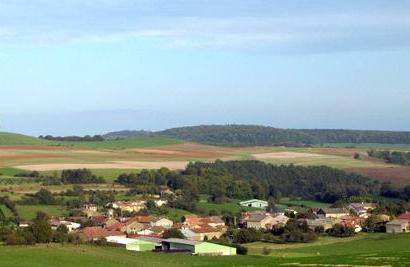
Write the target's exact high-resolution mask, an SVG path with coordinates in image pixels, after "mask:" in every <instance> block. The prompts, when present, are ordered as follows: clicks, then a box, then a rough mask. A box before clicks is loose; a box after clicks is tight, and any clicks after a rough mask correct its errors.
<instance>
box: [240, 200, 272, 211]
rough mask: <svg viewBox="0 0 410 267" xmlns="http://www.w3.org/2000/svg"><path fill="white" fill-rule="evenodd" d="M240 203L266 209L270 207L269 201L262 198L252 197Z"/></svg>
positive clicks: (244, 205)
mask: <svg viewBox="0 0 410 267" xmlns="http://www.w3.org/2000/svg"><path fill="white" fill-rule="evenodd" d="M239 205H241V206H243V207H251V208H258V209H266V208H267V207H268V202H267V201H265V200H260V199H250V200H246V201H242V202H240V203H239Z"/></svg>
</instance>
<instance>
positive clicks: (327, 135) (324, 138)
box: [155, 125, 410, 146]
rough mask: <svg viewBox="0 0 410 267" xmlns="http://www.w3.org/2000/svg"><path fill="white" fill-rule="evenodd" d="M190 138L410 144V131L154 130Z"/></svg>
mask: <svg viewBox="0 0 410 267" xmlns="http://www.w3.org/2000/svg"><path fill="white" fill-rule="evenodd" d="M155 134H156V135H162V136H167V137H172V138H177V139H182V140H187V141H192V142H199V143H205V144H212V145H227V146H247V145H261V146H264V145H289V146H298V145H302V144H305V145H306V144H307V145H309V144H327V143H381V144H410V132H394V131H359V130H331V129H325V130H319V129H279V128H273V127H266V126H257V125H202V126H193V127H181V128H174V129H168V130H165V131H162V132H156V133H155Z"/></svg>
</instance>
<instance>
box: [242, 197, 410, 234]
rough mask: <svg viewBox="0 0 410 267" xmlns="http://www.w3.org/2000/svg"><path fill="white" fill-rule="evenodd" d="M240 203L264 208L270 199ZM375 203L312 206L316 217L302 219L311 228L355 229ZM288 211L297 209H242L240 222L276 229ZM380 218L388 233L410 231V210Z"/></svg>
mask: <svg viewBox="0 0 410 267" xmlns="http://www.w3.org/2000/svg"><path fill="white" fill-rule="evenodd" d="M240 205H241V206H244V207H253V208H259V209H261V210H265V209H267V208H268V203H267V202H266V201H263V200H259V199H251V200H248V201H243V202H240ZM376 207H377V205H376V204H375V203H365V202H361V203H350V204H349V205H347V206H346V207H343V208H317V209H312V212H313V214H314V215H315V218H313V219H301V221H305V222H306V223H307V225H308V226H309V228H311V229H312V230H315V229H317V228H318V227H320V228H322V229H323V230H324V231H326V230H328V229H331V228H333V227H334V226H335V225H344V226H346V227H352V228H354V229H355V232H360V231H362V230H363V225H364V223H365V220H366V219H367V218H369V217H370V216H371V212H372V210H374V209H376ZM286 212H293V213H296V211H295V210H292V209H280V208H274V209H271V211H270V212H264V211H254V212H245V213H242V216H241V219H240V225H241V226H242V227H244V228H255V229H266V230H269V229H273V228H275V227H282V226H284V225H285V224H286V223H287V221H288V220H289V218H288V217H286V216H285V213H286ZM378 218H379V222H380V223H381V224H383V225H385V227H386V232H387V233H402V232H410V212H409V213H404V214H401V215H399V216H398V217H397V218H396V219H394V220H390V216H388V215H383V214H380V215H379V216H378Z"/></svg>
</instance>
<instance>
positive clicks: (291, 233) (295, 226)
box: [280, 219, 317, 243]
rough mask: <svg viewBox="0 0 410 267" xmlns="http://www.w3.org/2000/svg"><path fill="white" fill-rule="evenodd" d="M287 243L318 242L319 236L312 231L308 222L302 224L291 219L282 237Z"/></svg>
mask: <svg viewBox="0 0 410 267" xmlns="http://www.w3.org/2000/svg"><path fill="white" fill-rule="evenodd" d="M280 237H281V239H282V240H283V241H285V242H290V243H307V242H313V241H315V240H317V234H316V233H315V232H314V231H312V230H310V229H309V227H308V226H307V224H306V222H303V223H300V222H298V221H297V220H296V219H290V220H289V221H288V223H287V224H286V226H285V227H284V229H283V234H282V235H281V236H280Z"/></svg>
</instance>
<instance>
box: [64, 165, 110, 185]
mask: <svg viewBox="0 0 410 267" xmlns="http://www.w3.org/2000/svg"><path fill="white" fill-rule="evenodd" d="M61 181H62V182H63V183H66V184H101V183H105V181H104V178H102V177H97V176H96V175H94V174H92V172H91V171H90V170H88V169H78V170H64V171H63V172H62V173H61Z"/></svg>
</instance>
